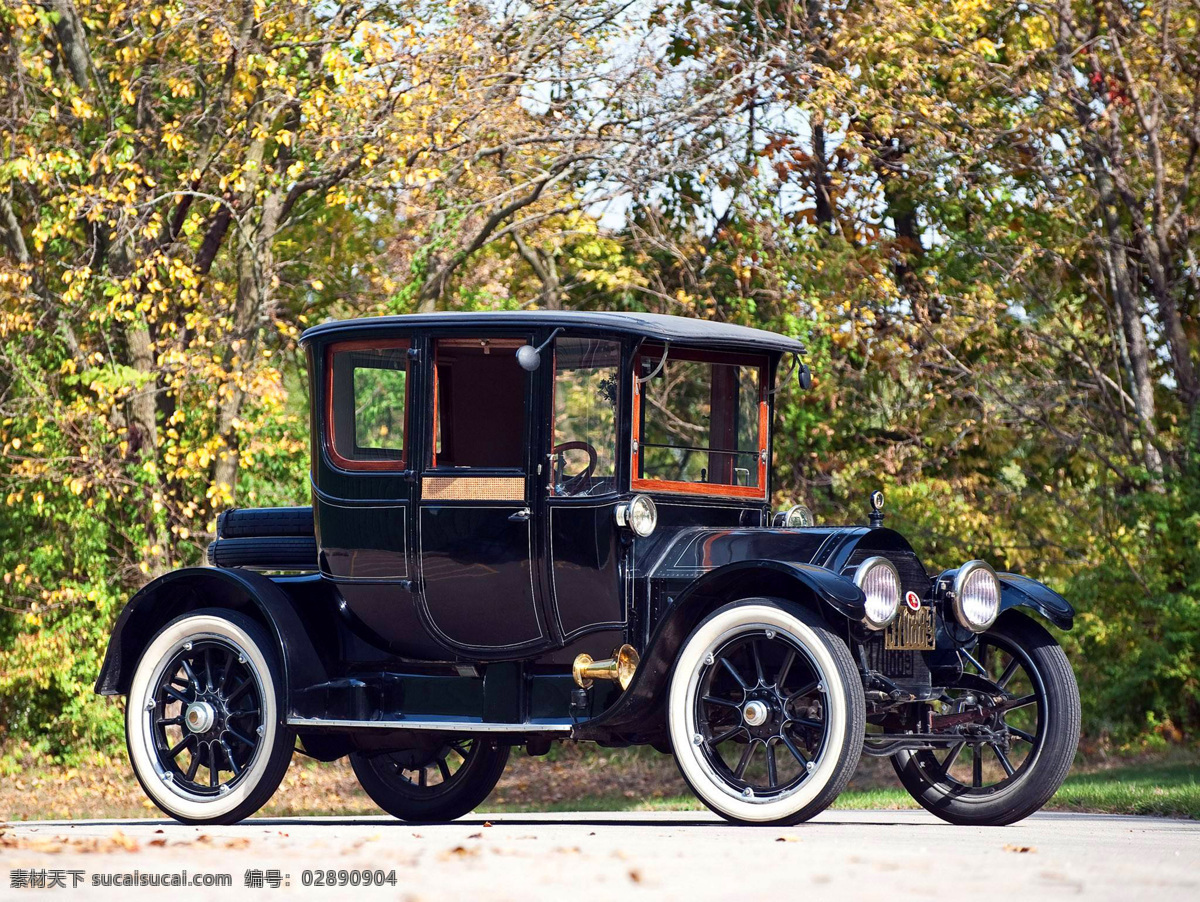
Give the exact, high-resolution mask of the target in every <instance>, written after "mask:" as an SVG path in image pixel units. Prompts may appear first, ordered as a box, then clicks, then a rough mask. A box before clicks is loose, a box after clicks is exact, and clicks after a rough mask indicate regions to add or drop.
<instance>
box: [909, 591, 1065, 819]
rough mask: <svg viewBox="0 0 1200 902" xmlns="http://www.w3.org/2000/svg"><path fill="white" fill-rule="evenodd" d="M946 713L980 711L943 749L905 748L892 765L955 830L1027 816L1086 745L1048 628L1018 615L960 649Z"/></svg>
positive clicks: (1051, 791)
mask: <svg viewBox="0 0 1200 902" xmlns="http://www.w3.org/2000/svg"><path fill="white" fill-rule="evenodd" d="M960 656H961V660H962V664H963V668H962V676H961V677H960V679H959V680H958V681H957V682H956V684H955V685H953V686H950V687H948V688H947V698H946V699H945V700H944V702H943V712H942V713H950V714H961V713H975V714H976V715H977V716H976V717H975V718H974V719H973V721H972V722H971V723H969V724H963V725H960V726H958V727H955V728H954V729H953V730H952V733H953V736H954V738H955V739H956V741H955V742H954V744H953V745H951V746H950V747H949V748H948V749H946V750H943V751H928V750H924V751H909V752H900V753H898V754H896V755H894V756H893V757H892V765H893V767H894V768H895V770H896V773H897V775H898V776H899V777H900V781H901V783H903V784H904V786H905V788H906V789H907V790H908V791H909V793H910V794H911V795H912V796H913V798H914V799H916V800H917V801H918V802H919V803H920V804H921V805H922V806H924V807H925V808H927V809H928V810H929V811H931V812H933V813H934V814H936V815H937V816H938V817H941V818H942V819H944V820H947V821H949V822H951V823H955V824H970V825H1001V824H1010V823H1013V822H1014V821H1018V820H1021V819H1022V818H1025V817H1028V816H1029V815H1030V814H1032V813H1033V812H1035V811H1037V810H1038V809H1040V808H1041V807H1042V806H1043V805H1045V804H1046V802H1048V801H1049V800H1050V797H1051V796H1052V795H1054V793H1055V792H1056V791H1057V790H1058V787H1059V786H1061V785H1062V781H1063V780H1064V779H1066V775H1067V771H1068V770H1069V768H1070V766H1071V762H1072V761H1073V760H1074V756H1075V750H1076V747H1077V745H1078V742H1079V717H1080V712H1079V690H1078V687H1077V686H1076V683H1075V676H1074V674H1073V672H1072V671H1071V666H1070V664H1069V663H1068V661H1067V659H1066V655H1065V654H1063V651H1062V649H1061V648H1060V647H1059V645H1058V643H1057V642H1056V641H1055V640H1054V637H1053V636H1051V635H1050V634H1049V633H1048V632H1046V630H1045V629H1044V628H1042V627H1041V626H1040V625H1039V624H1038V623H1036V622H1035V621H1033V620H1031V619H1030V618H1028V617H1026V616H1025V615H1023V614H1019V613H1010V614H1008V615H1006V616H1005V617H1003V618H1001V620H999V621H997V623H996V624H995V625H994V626H993V627H992V628H991V629H990V630H988V631H987V632H986V633H984V634H983V635H981V636H980V637H979V640H978V643H977V645H976V647H975V648H974V649H972V650H969V651H964V652H961V653H960Z"/></svg>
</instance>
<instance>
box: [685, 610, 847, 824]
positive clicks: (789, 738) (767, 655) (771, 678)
mask: <svg viewBox="0 0 1200 902" xmlns="http://www.w3.org/2000/svg"><path fill="white" fill-rule="evenodd" d="M739 656H740V657H739ZM789 656H790V658H789ZM726 661H728V663H726ZM734 661H738V662H739V663H736V664H735V663H733V662H734ZM747 662H749V663H747ZM805 668H807V670H806V669H805ZM723 670H724V671H728V672H729V676H728V677H725V676H721V675H720V674H721V672H722V671H723ZM741 671H747V673H744V674H743V673H741ZM814 675H815V676H814ZM731 680H732V681H733V682H731ZM801 684H803V685H801ZM810 686H813V687H816V688H809V687H810ZM806 689H807V690H808V691H807V692H806V691H805V690H806ZM738 693H740V694H741V699H740V700H739V698H738ZM797 704H799V705H804V706H808V707H805V708H802V709H801V710H797V708H796V707H795V706H796V705H797ZM726 708H728V709H729V711H728V712H727V713H722V712H723V711H724V709H726ZM714 712H715V713H714ZM814 712H815V713H814ZM809 714H811V715H812V716H811V717H809V716H808V715H809ZM667 717H668V730H669V732H670V737H671V743H672V746H673V747H674V749H675V759H676V762H677V763H678V765H679V770H680V772H681V773H682V774H683V777H684V779H685V780H686V781H687V782H688V785H689V786H691V788H692V790H693V791H694V792H695V793H696V795H697V796H698V797H699V798H700V799H701V801H703V802H704V803H705V804H706V805H707V806H708V807H709V808H711V809H712V810H713V811H715V812H716V813H717V814H720V815H721V816H722V817H724V818H726V819H727V820H730V821H733V822H735V823H742V824H760V825H780V824H795V823H799V822H800V821H804V820H807V819H808V818H810V817H812V816H813V815H815V814H817V813H819V812H820V811H823V810H824V809H825V808H827V807H828V806H829V805H830V804H831V803H832V802H833V800H834V799H836V798H837V796H838V795H839V794H840V793H841V792H842V790H843V789H845V786H846V784H847V783H848V782H849V780H850V777H851V776H852V775H853V773H854V769H855V767H856V766H857V764H858V758H859V755H860V753H861V751H862V744H863V736H864V733H865V729H866V727H865V724H866V704H865V701H864V698H863V691H862V683H861V679H860V677H859V675H858V670H857V668H855V666H854V662H853V660H852V659H851V657H850V653H849V650H848V649H847V648H846V646H845V644H844V643H843V642H842V641H841V640H840V639H838V638H837V637H836V636H835V635H834V634H833V632H832V631H830V630H829V628H828V627H826V626H825V625H824V623H823V622H822V621H821V620H820V618H819V617H817V616H816V615H814V614H812V613H811V612H809V611H807V610H804V609H800V608H796V607H794V606H792V605H789V604H787V603H786V602H781V601H777V600H775V599H771V598H748V599H744V600H742V601H738V602H735V603H733V604H730V605H727V606H725V607H723V608H720V609H718V610H717V611H715V612H713V613H712V614H710V615H709V616H708V617H707V618H705V620H704V621H703V622H701V623H700V625H699V626H698V627H696V629H695V630H694V631H693V633H692V634H691V636H689V637H688V639H687V641H685V642H684V644H683V647H682V648H681V649H680V652H679V655H678V657H677V658H676V661H675V668H674V671H673V673H672V676H671V683H670V689H669V695H668V709H667ZM722 718H724V719H722ZM760 718H761V719H760ZM718 720H720V722H719V723H718ZM722 736H724V737H725V738H724V739H722V738H721V737H722ZM806 737H807V738H806ZM805 742H807V743H808V745H805ZM739 745H740V755H739V756H738V759H739V760H738V762H737V765H736V766H735V765H733V764H731V763H729V762H728V761H726V760H724V757H723V756H725V755H726V753H725V752H724V751H723V749H725V748H727V747H728V748H732V749H733V750H734V751H735V752H737V751H739V749H738V746H739ZM746 749H752V750H754V749H761V750H762V756H763V758H764V767H765V771H766V776H765V777H763V778H761V779H758V780H757V781H756V780H755V779H752V778H751V777H750V776H749V767H750V763H749V762H748V760H747V759H746V757H745V756H746V755H747V754H748V753H747V752H746ZM780 750H784V751H783V753H782V755H779V754H777V753H778V752H780ZM806 751H807V752H808V753H807V754H806ZM756 753H757V752H755V751H751V752H749V755H750V759H749V761H752V760H753V756H754V754H756ZM768 759H769V764H768V763H766V762H767V761H768ZM785 764H786V765H789V766H790V767H791V768H792V772H789V773H788V774H784V773H782V772H781V768H783V767H784V765H785Z"/></svg>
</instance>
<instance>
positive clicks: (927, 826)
mask: <svg viewBox="0 0 1200 902" xmlns="http://www.w3.org/2000/svg"><path fill="white" fill-rule="evenodd" d="M184 868H186V869H187V870H188V872H189V878H190V877H191V876H194V875H195V874H197V873H200V872H206V873H226V874H229V875H230V876H231V878H232V884H233V885H232V887H231V888H226V889H220V888H209V889H197V888H192V889H189V890H186V891H184V892H182V893H181V892H180V891H179V890H169V891H163V890H157V891H156V890H147V891H138V892H137V893H136V895H132V896H131V895H130V891H129V890H128V889H118V888H109V887H104V886H101V887H99V888H97V887H94V886H93V885H92V881H93V878H94V877H99V876H100V875H104V874H114V873H119V874H128V873H131V872H134V871H138V872H140V873H142V874H148V873H160V872H171V873H174V872H178V871H180V870H181V869H184ZM28 869H34V870H40V869H51V870H61V871H67V872H69V871H70V870H81V871H82V872H83V881H84V882H83V885H82V886H80V887H79V888H78V889H77V890H75V891H71V890H55V891H54V894H55V895H56V896H58V897H59V898H62V897H68V898H72V899H75V898H79V899H83V898H107V899H117V898H140V897H142V896H143V895H145V894H146V893H149V895H150V896H157V895H165V893H166V892H170V893H171V894H172V898H174V899H180V898H186V899H192V898H205V899H225V900H228V899H233V898H239V899H240V900H242V902H245V900H246V899H248V898H263V899H266V898H270V897H277V898H282V897H283V894H284V892H285V890H283V889H282V888H281V889H272V888H271V887H270V886H269V885H266V886H264V888H262V889H248V888H246V882H245V881H246V870H247V869H261V870H264V871H269V870H271V869H278V870H279V871H280V874H279V878H280V880H281V881H283V882H286V883H288V884H290V886H289V890H290V891H288V892H287V895H289V896H290V895H292V894H295V893H297V892H299V893H300V894H301V895H302V896H306V897H308V898H319V897H320V898H325V897H329V896H335V897H338V898H347V899H348V898H354V899H356V900H371V899H380V900H383V899H388V900H393V899H414V900H415V899H423V900H430V902H433V900H439V902H440V900H450V899H462V898H467V899H487V900H489V902H491V900H495V899H520V900H523V902H524V900H529V899H549V898H554V899H557V900H563V899H578V898H580V897H581V896H584V895H586V896H587V897H588V899H589V900H606V902H607V900H611V902H624V900H625V899H628V898H631V897H633V898H653V899H685V900H689V902H694V900H697V899H718V898H720V899H767V898H778V899H785V898H788V897H791V898H805V896H806V894H809V893H813V892H814V891H815V893H816V894H817V895H819V897H820V898H821V899H861V898H864V896H865V895H866V894H868V893H872V894H875V893H878V894H882V895H881V898H883V899H888V900H891V899H918V898H919V899H922V900H931V899H947V900H954V902H961V900H962V899H963V898H989V897H991V898H995V897H996V896H997V895H999V894H1002V895H1003V896H1004V897H1006V898H1019V899H1020V900H1021V902H1030V900H1034V899H1057V898H1067V897H1081V898H1086V899H1088V900H1089V902H1092V900H1103V899H1113V900H1120V902H1129V900H1131V899H1147V898H1149V899H1154V900H1155V902H1165V900H1171V899H1189V900H1195V899H1198V898H1200V823H1197V822H1192V821H1175V820H1166V819H1160V818H1136V817H1117V816H1108V815H1082V814H1041V815H1037V816H1035V817H1032V818H1030V819H1029V820H1027V821H1024V822H1023V823H1021V824H1017V825H1015V826H1012V827H1006V828H991V829H977V828H967V827H952V826H949V825H947V824H943V823H941V822H940V821H938V820H936V819H935V818H933V817H931V816H929V815H927V814H925V813H924V812H912V811H853V812H851V811H829V812H826V813H825V814H823V815H821V816H820V817H818V818H816V819H814V820H813V821H812V822H810V823H808V824H804V825H801V826H799V827H789V828H782V829H781V828H754V829H751V828H739V827H731V826H729V825H727V824H725V823H723V822H720V821H718V820H715V819H714V818H713V817H712V816H711V815H707V814H701V813H671V814H625V813H613V814H605V813H599V814H596V813H582V814H540V815H517V814H498V815H474V816H472V817H470V818H467V819H464V820H461V821H457V822H455V823H451V824H440V825H436V826H413V825H409V824H403V823H400V822H397V821H394V820H390V819H387V818H371V817H365V818H303V819H293V818H286V819H285V818H256V819H253V820H250V821H247V822H245V823H243V824H239V825H237V826H234V827H216V828H213V827H205V828H196V827H184V826H181V825H179V824H175V823H172V822H170V821H159V820H140V821H125V820H109V821H75V822H63V821H43V822H28V823H19V824H13V825H9V827H8V828H7V832H6V833H4V835H3V836H0V880H2V881H3V882H2V883H0V898H3V899H21V898H32V897H34V896H36V895H38V893H37V891H35V890H17V889H13V888H12V874H13V872H14V871H17V872H18V874H19V873H20V872H21V871H24V870H28ZM306 869H309V870H315V869H346V870H347V871H349V870H350V869H370V870H372V871H374V870H376V869H382V870H384V871H385V873H386V872H387V871H390V870H392V869H394V870H395V872H396V886H395V887H392V886H390V885H385V886H383V887H382V888H379V887H374V886H372V887H370V888H364V887H349V886H347V887H346V888H345V889H340V890H336V891H333V892H331V891H329V890H318V889H315V888H308V889H306V888H305V887H304V886H303V872H304V871H305V870H306ZM347 876H348V875H347ZM335 878H336V875H335ZM66 882H67V884H68V886H69V885H70V883H71V882H72V878H71V876H70V874H69V873H68V874H66ZM976 894H981V895H976Z"/></svg>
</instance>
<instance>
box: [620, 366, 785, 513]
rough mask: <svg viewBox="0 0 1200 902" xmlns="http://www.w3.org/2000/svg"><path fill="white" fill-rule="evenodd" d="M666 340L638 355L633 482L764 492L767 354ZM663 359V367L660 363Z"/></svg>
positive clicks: (704, 491) (739, 492) (750, 494)
mask: <svg viewBox="0 0 1200 902" xmlns="http://www.w3.org/2000/svg"><path fill="white" fill-rule="evenodd" d="M662 356H663V349H662V347H661V346H659V347H657V348H656V347H654V346H650V347H648V348H645V349H643V350H642V352H641V354H640V355H639V358H638V362H637V366H636V368H635V371H636V372H637V373H638V374H639V376H640V378H642V379H646V380H647V381H645V382H644V383H640V384H639V386H638V389H637V394H636V398H637V401H638V405H637V407H638V410H637V417H636V423H635V426H636V429H637V432H636V436H635V438H636V440H637V446H636V450H635V453H634V461H635V471H634V479H635V488H639V487H640V488H645V489H654V490H658V491H683V492H692V493H700V494H726V495H741V496H748V497H756V498H759V497H764V496H765V482H766V458H765V455H764V454H763V451H764V449H765V448H766V447H767V435H766V432H767V414H766V411H767V399H766V394H765V376H764V374H765V371H766V360H765V359H764V358H760V357H747V356H744V355H733V354H721V353H717V352H711V351H692V350H686V349H679V348H671V349H670V351H669V353H668V354H667V358H666V362H665V363H663V362H662ZM660 364H662V365H661V367H660Z"/></svg>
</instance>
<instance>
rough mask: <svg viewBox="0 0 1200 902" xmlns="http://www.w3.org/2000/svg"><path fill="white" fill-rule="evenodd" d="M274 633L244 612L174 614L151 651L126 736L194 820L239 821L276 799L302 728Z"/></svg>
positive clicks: (137, 760)
mask: <svg viewBox="0 0 1200 902" xmlns="http://www.w3.org/2000/svg"><path fill="white" fill-rule="evenodd" d="M279 672H280V671H279V667H278V664H277V658H276V654H275V643H274V641H273V640H272V638H271V636H270V635H269V634H268V633H267V631H266V630H265V629H264V628H263V627H262V626H261V625H259V624H258V623H255V622H254V621H253V620H251V619H250V618H249V617H246V616H244V615H242V614H239V613H238V612H236V611H226V610H219V609H210V610H201V611H196V612H194V613H191V614H186V615H184V616H182V617H179V618H177V619H175V620H172V621H171V622H170V623H168V624H167V625H166V626H164V627H163V628H162V629H161V630H160V631H159V632H158V634H157V635H156V636H155V637H154V638H153V639H152V640H151V641H150V644H149V645H148V646H147V647H146V649H145V651H143V652H142V655H141V657H140V658H139V660H138V663H137V667H136V668H135V670H134V674H133V682H132V684H131V685H130V689H129V701H128V704H127V706H126V709H125V739H126V744H127V746H128V748H129V759H130V761H131V763H132V764H133V771H134V774H135V775H136V776H137V778H138V782H139V783H141V785H142V788H143V789H144V790H145V791H146V795H148V796H149V797H150V799H151V800H152V801H153V802H154V804H155V805H157V806H158V807H159V808H161V809H162V810H163V811H164V812H166V813H167V814H169V815H170V816H171V817H173V818H175V819H176V820H178V821H182V822H183V823H185V824H233V823H237V822H238V821H240V820H242V819H243V818H246V817H249V816H250V815H251V814H253V813H254V812H255V811H257V810H258V809H259V808H261V807H262V806H263V805H264V804H266V802H267V800H268V799H270V798H271V796H272V795H273V794H274V792H275V790H276V789H277V788H278V787H279V783H280V781H281V780H282V779H283V776H284V774H285V773H286V772H287V768H288V764H289V763H290V762H291V759H292V750H293V747H294V746H295V735H294V733H293V732H292V731H291V730H289V729H288V728H287V727H286V726H285V725H284V724H283V722H282V718H281V705H280V698H281V693H280V691H279V688H278V683H277V681H276V674H278V673H279Z"/></svg>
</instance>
